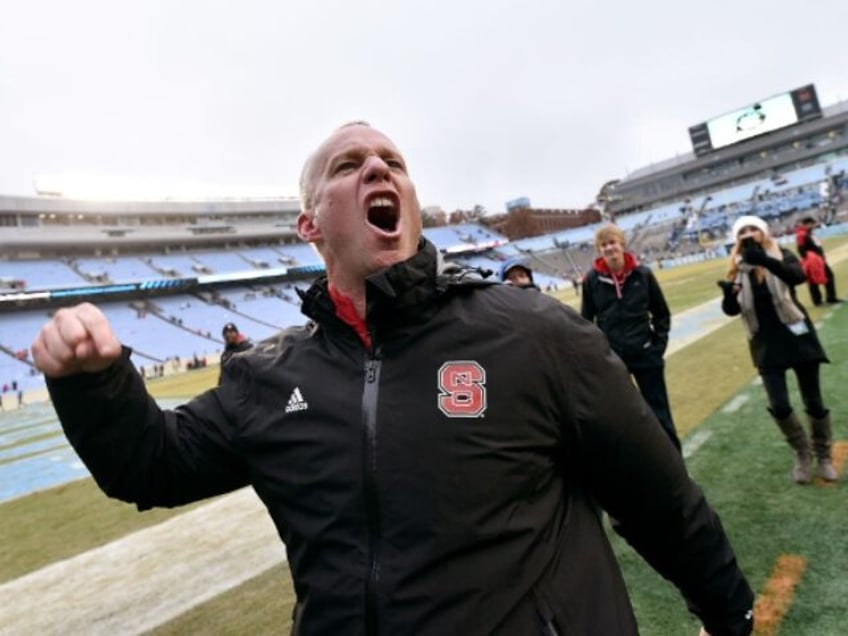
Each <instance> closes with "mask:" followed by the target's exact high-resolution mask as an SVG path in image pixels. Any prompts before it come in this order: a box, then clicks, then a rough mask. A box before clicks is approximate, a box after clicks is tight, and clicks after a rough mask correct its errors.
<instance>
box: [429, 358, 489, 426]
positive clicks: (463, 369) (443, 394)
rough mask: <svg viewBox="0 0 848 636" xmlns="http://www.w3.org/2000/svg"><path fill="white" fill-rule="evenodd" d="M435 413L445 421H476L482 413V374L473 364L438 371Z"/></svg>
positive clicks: (456, 362) (466, 362)
mask: <svg viewBox="0 0 848 636" xmlns="http://www.w3.org/2000/svg"><path fill="white" fill-rule="evenodd" d="M439 391H440V393H439V410H441V411H442V413H444V414H445V415H447V416H448V417H480V416H481V415H483V412H484V411H485V410H486V371H485V370H484V369H483V367H481V366H480V365H479V363H477V362H474V361H473V360H454V361H451V362H445V363H444V364H443V365H442V366H441V368H440V369H439Z"/></svg>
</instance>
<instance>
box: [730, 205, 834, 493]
mask: <svg viewBox="0 0 848 636" xmlns="http://www.w3.org/2000/svg"><path fill="white" fill-rule="evenodd" d="M732 235H733V237H734V239H735V241H736V242H735V244H734V246H733V248H732V249H731V252H730V263H729V268H728V271H727V277H726V280H722V281H719V286H720V287H721V288H722V291H723V292H724V298H723V300H722V305H721V307H722V310H723V311H724V313H726V314H727V315H728V316H740V315H741V317H742V323H743V324H744V325H745V330H746V332H747V334H748V345H749V347H750V350H751V358H752V360H753V362H754V365H755V366H756V367H757V369H758V370H759V373H760V377H761V378H762V380H763V387H764V388H765V390H766V395H767V396H768V401H769V407H768V409H769V412H770V413H771V415H772V417H773V418H774V420H775V422H777V425H778V427H779V428H780V430H781V432H782V433H783V435H784V437H786V441H787V442H788V443H789V445H790V446H791V447H792V449H793V450H794V451H795V465H794V467H793V469H792V477H793V479H794V480H795V482H796V483H799V484H806V483H809V482H810V480H811V479H812V471H811V467H810V459H811V458H810V442H809V441H808V439H807V434H806V432H805V431H804V427H803V426H802V425H801V423H800V421H799V420H798V416H797V415H796V414H795V412H794V410H793V409H792V404H791V403H790V401H789V390H788V388H787V385H786V371H787V370H788V369H792V370H793V371H794V372H795V376H796V377H797V379H798V388H799V389H800V391H801V399H802V401H803V402H804V408H805V409H806V411H807V416H808V418H809V421H810V429H811V437H812V447H813V452H814V454H815V456H816V459H817V460H818V474H819V476H820V477H822V478H823V479H825V480H827V481H835V480H836V479H837V473H836V469H835V468H834V466H833V463H832V460H831V442H832V436H833V434H832V429H831V423H830V411H829V410H828V409H827V407H826V406H825V405H824V401H823V400H822V394H821V384H820V381H819V366H820V365H821V364H822V363H823V362H828V359H827V356H826V355H825V352H824V349H822V346H821V344H820V343H819V339H818V336H817V335H816V330H815V327H814V326H813V323H812V322H811V321H810V317H809V316H808V315H807V312H806V310H805V309H804V307H803V306H802V305H801V303H799V302H798V299H797V297H796V295H795V286H796V285H800V284H801V283H803V282H804V272H803V270H802V269H801V264H800V263H799V262H798V259H797V258H796V257H795V255H794V254H792V252H790V251H789V250H786V249H783V248H781V247H780V245H778V244H777V241H775V240H774V239H772V237H771V235H770V234H769V227H768V224H767V223H766V222H765V221H764V220H763V219H761V218H759V217H757V216H742V217H739V218H738V219H737V220H736V222H735V223H734V224H733V234H732Z"/></svg>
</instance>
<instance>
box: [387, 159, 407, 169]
mask: <svg viewBox="0 0 848 636" xmlns="http://www.w3.org/2000/svg"><path fill="white" fill-rule="evenodd" d="M386 165H387V166H389V167H390V168H394V169H396V170H406V166H405V165H403V161H401V160H400V159H392V158H389V159H386Z"/></svg>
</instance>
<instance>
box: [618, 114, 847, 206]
mask: <svg viewBox="0 0 848 636" xmlns="http://www.w3.org/2000/svg"><path fill="white" fill-rule="evenodd" d="M839 157H848V101H842V102H839V103H837V104H834V105H832V106H829V107H827V108H825V109H823V111H822V117H821V118H818V119H811V120H809V121H803V122H801V123H797V124H794V125H790V126H786V127H783V128H779V129H777V130H774V131H772V132H768V133H766V134H762V135H759V136H755V137H752V138H750V139H747V140H745V141H741V142H739V143H735V144H732V145H727V146H724V147H722V148H719V149H717V150H714V151H712V152H709V153H706V154H702V155H701V156H696V154H695V153H694V152H691V153H686V154H685V155H682V156H679V157H675V158H673V159H668V160H666V161H663V162H660V163H657V164H654V165H651V166H647V167H645V168H641V169H639V170H636V171H635V172H633V173H632V174H630V175H628V176H627V177H625V178H623V179H621V180H618V181H613V182H610V183H609V184H608V185H607V186H605V192H604V197H605V198H606V199H607V201H608V204H607V205H608V210H609V211H611V212H613V213H614V214H615V215H622V214H628V213H631V212H637V211H642V210H648V209H652V208H654V207H657V206H661V205H664V204H667V203H670V202H673V201H680V200H683V199H686V198H695V197H698V196H702V195H709V194H712V193H714V192H718V191H721V190H727V189H730V188H732V187H734V186H737V185H741V184H745V183H751V182H755V181H757V180H758V179H772V180H779V179H780V176H781V175H782V174H783V173H785V172H790V171H793V170H797V169H799V168H804V167H807V166H811V165H814V164H820V163H825V162H830V161H832V160H834V159H837V158H839Z"/></svg>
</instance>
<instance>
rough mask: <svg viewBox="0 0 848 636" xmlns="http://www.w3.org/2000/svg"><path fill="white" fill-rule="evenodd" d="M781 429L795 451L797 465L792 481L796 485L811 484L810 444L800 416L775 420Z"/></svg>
mask: <svg viewBox="0 0 848 636" xmlns="http://www.w3.org/2000/svg"><path fill="white" fill-rule="evenodd" d="M774 421H775V422H777V425H778V426H779V427H780V430H781V432H782V433H783V436H784V437H785V438H786V441H787V442H789V445H790V446H791V447H792V449H793V450H794V451H795V465H794V466H793V467H792V479H793V480H794V481H795V483H796V484H809V483H810V482H811V481H812V479H813V476H812V472H811V470H810V443H809V442H808V441H807V433H806V432H805V431H804V427H803V426H801V422H799V421H798V416H797V415H795V413H790V414H789V415H787V416H786V417H784V418H782V419H778V418H774Z"/></svg>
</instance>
